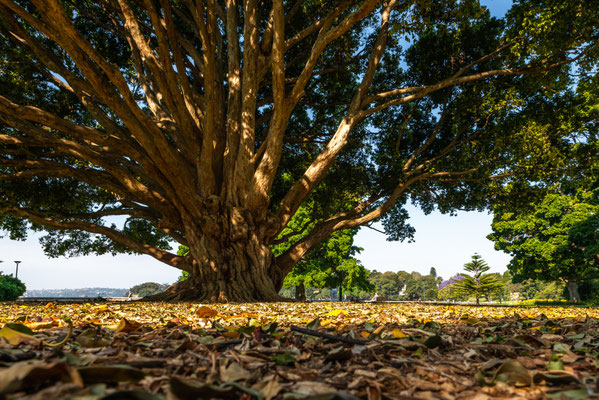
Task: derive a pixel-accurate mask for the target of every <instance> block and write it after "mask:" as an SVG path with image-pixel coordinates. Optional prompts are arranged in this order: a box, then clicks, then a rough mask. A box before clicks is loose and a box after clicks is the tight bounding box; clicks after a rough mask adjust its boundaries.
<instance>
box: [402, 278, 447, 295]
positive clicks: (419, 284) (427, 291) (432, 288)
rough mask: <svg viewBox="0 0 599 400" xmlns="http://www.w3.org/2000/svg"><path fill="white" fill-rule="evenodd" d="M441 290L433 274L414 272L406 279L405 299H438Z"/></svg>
mask: <svg viewBox="0 0 599 400" xmlns="http://www.w3.org/2000/svg"><path fill="white" fill-rule="evenodd" d="M438 291H439V285H438V284H437V280H436V278H435V277H433V276H432V275H424V276H422V275H420V274H419V273H417V272H412V273H411V274H410V277H409V278H408V279H407V280H406V283H405V288H404V293H403V296H402V298H403V299H404V300H436V299H437V294H438Z"/></svg>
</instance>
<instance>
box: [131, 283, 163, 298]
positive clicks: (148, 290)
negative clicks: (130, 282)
mask: <svg viewBox="0 0 599 400" xmlns="http://www.w3.org/2000/svg"><path fill="white" fill-rule="evenodd" d="M167 287H168V285H166V284H160V283H156V282H145V283H141V284H139V285H135V286H133V287H132V288H131V289H129V291H130V292H131V294H133V295H137V296H139V297H146V296H151V295H153V294H158V293H161V292H163V291H164V290H165V289H166V288H167Z"/></svg>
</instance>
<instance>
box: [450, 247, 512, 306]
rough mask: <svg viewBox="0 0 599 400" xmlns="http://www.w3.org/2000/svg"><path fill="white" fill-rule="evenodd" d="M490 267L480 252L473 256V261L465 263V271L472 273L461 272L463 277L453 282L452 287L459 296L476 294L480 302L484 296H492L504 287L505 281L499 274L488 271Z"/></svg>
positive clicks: (477, 300) (477, 301)
mask: <svg viewBox="0 0 599 400" xmlns="http://www.w3.org/2000/svg"><path fill="white" fill-rule="evenodd" d="M489 269H490V267H489V266H488V265H487V263H486V262H485V261H484V260H483V259H482V257H481V256H480V255H478V254H474V255H473V256H472V261H470V262H469V263H467V264H465V265H464V271H466V272H470V273H471V275H469V274H465V273H460V275H461V276H462V277H463V279H461V280H459V281H458V282H456V283H454V284H452V285H451V286H452V289H453V291H455V293H456V294H457V295H458V296H474V297H475V298H476V303H477V304H478V303H479V301H480V298H481V297H482V296H486V297H487V298H489V297H490V295H491V293H493V292H496V291H498V290H502V289H503V286H504V284H503V281H502V280H501V278H500V277H498V276H497V274H492V273H486V272H487V271H488V270H489Z"/></svg>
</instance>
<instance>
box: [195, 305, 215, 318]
mask: <svg viewBox="0 0 599 400" xmlns="http://www.w3.org/2000/svg"><path fill="white" fill-rule="evenodd" d="M195 314H196V315H197V316H198V317H200V318H212V317H216V316H217V315H218V311H216V310H215V309H213V308H210V307H206V306H202V307H200V308H198V309H197V310H196V313H195Z"/></svg>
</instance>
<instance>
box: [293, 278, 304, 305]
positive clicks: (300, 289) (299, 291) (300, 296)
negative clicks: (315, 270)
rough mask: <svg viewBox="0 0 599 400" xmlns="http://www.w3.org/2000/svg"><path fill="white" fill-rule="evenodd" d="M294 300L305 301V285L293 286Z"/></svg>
mask: <svg viewBox="0 0 599 400" xmlns="http://www.w3.org/2000/svg"><path fill="white" fill-rule="evenodd" d="M295 299H296V300H299V301H306V285H304V283H303V282H302V283H300V284H299V285H296V286H295Z"/></svg>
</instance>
